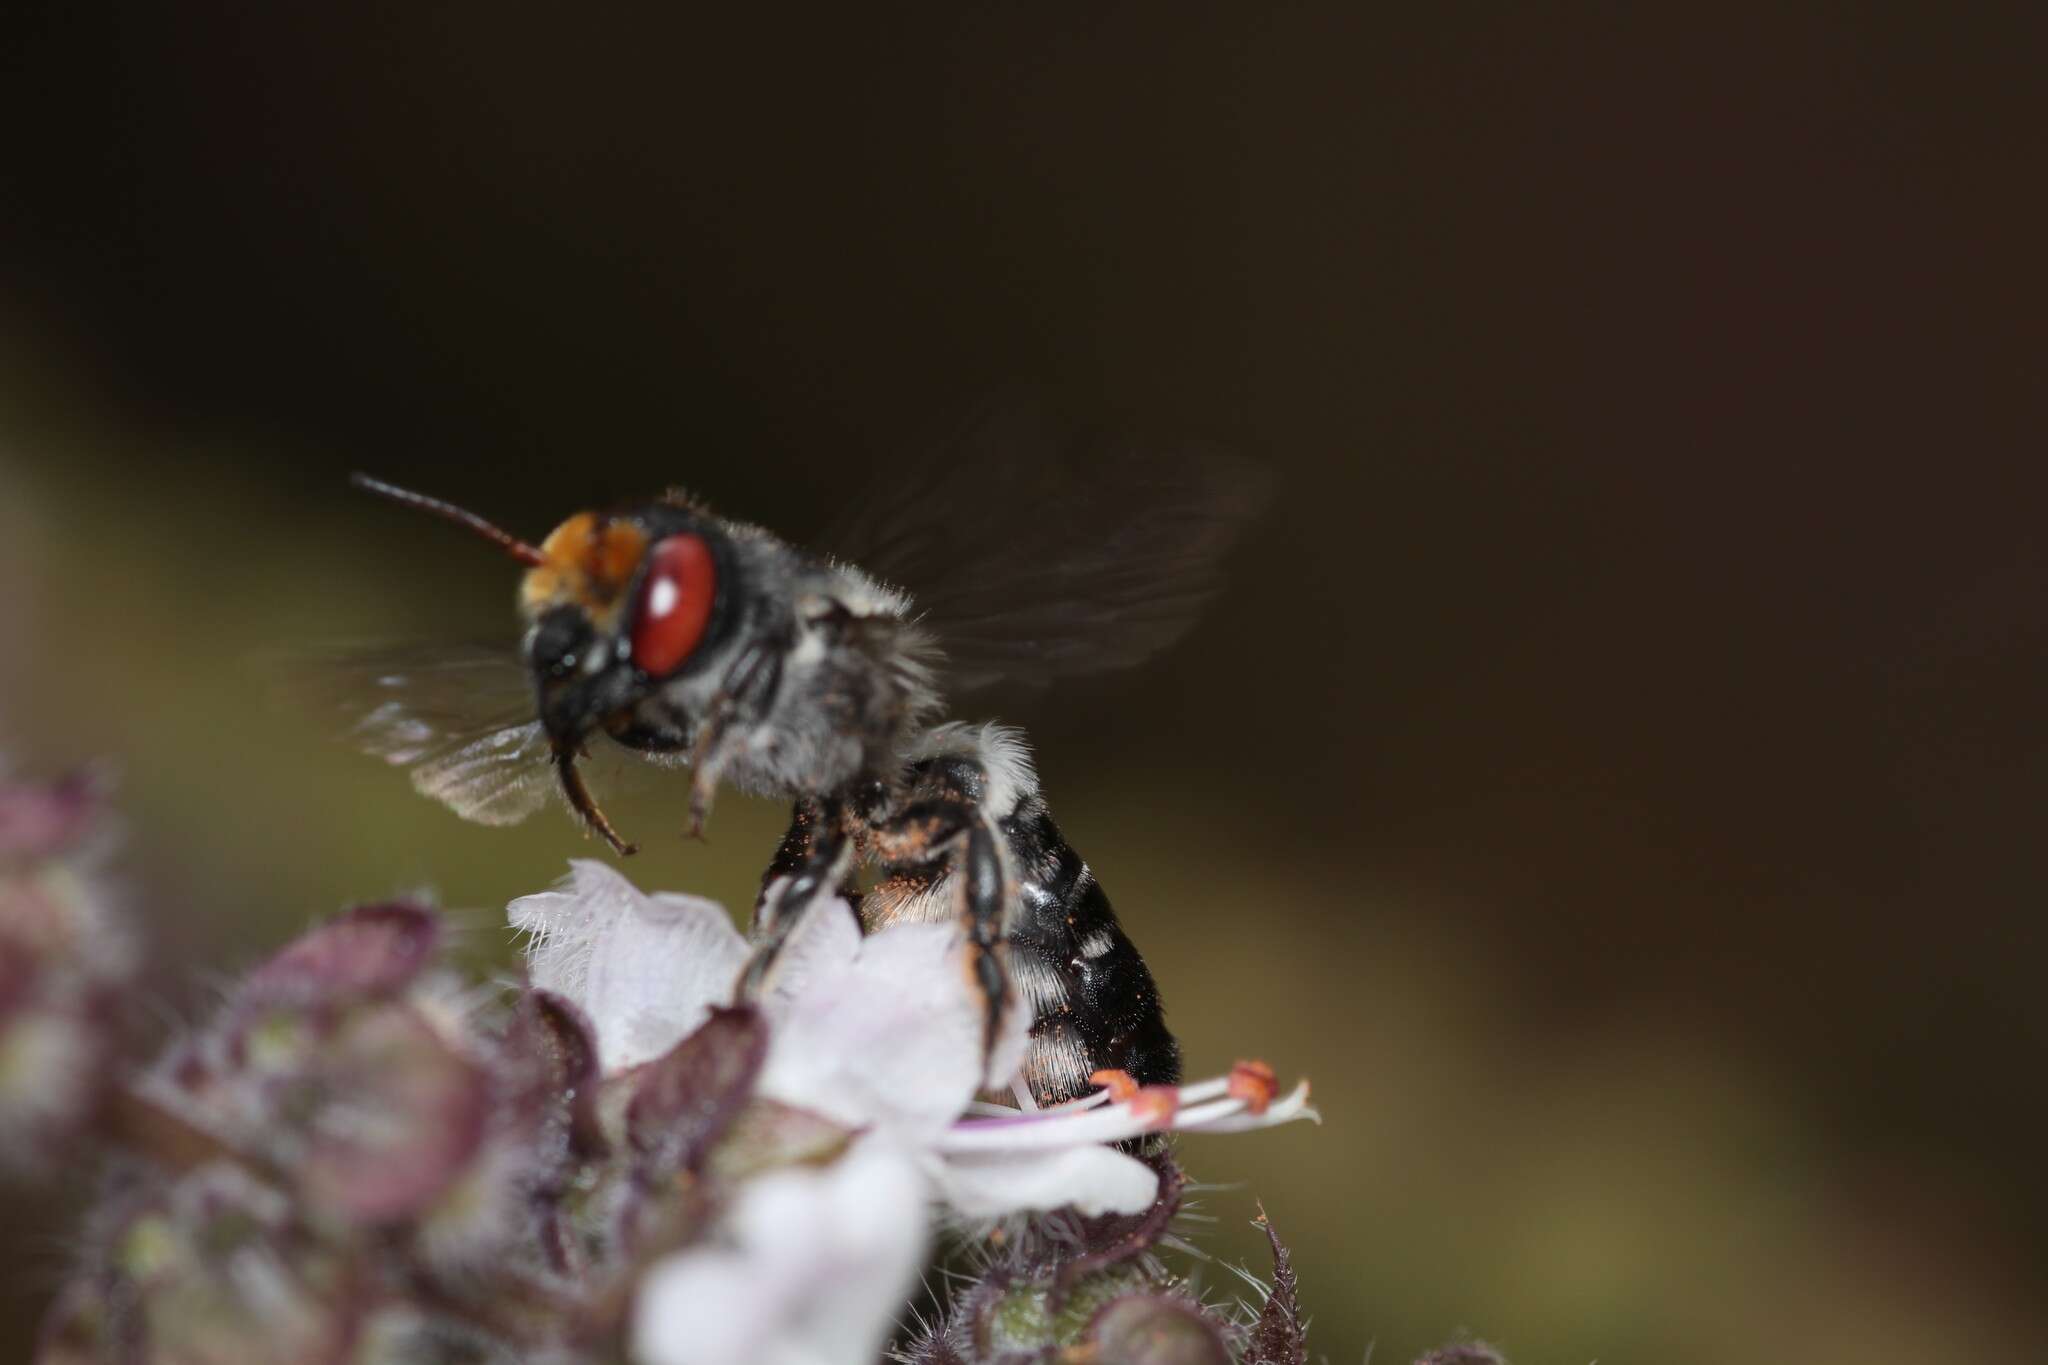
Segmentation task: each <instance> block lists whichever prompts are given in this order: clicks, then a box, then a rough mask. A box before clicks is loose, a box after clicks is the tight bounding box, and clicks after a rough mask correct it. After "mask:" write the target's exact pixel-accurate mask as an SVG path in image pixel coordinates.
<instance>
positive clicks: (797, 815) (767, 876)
mask: <svg viewBox="0 0 2048 1365" xmlns="http://www.w3.org/2000/svg"><path fill="white" fill-rule="evenodd" d="M820 815H821V812H820V810H819V808H818V803H817V802H816V801H814V800H812V799H811V798H810V797H808V796H807V797H804V798H803V799H802V800H800V801H798V802H797V803H796V804H795V805H794V806H792V807H791V808H790V812H789V828H788V829H786V830H784V831H783V834H782V842H781V843H779V844H777V845H776V846H775V856H774V857H773V858H772V859H770V860H769V862H768V870H767V871H765V872H763V873H762V874H761V889H760V891H758V892H756V893H755V895H754V923H755V924H757V925H758V924H760V923H761V917H762V915H763V913H764V912H765V908H766V906H767V903H768V891H769V889H770V888H771V887H773V886H774V885H775V880H776V878H778V877H794V876H795V875H796V874H797V873H798V872H799V871H800V870H802V868H803V865H804V864H805V863H806V862H808V861H809V860H810V856H811V844H812V843H813V842H814V841H815V839H816V835H817V828H818V820H819V818H820Z"/></svg>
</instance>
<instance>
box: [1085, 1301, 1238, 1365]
mask: <svg viewBox="0 0 2048 1365" xmlns="http://www.w3.org/2000/svg"><path fill="white" fill-rule="evenodd" d="M1084 1339H1085V1340H1086V1342H1087V1344H1088V1345H1089V1346H1090V1347H1091V1348H1093V1355H1092V1356H1089V1357H1087V1358H1088V1359H1092V1360H1098V1361H1103V1362H1108V1361H1115V1362H1117V1365H1230V1351H1229V1348H1228V1347H1226V1346H1225V1345H1224V1341H1223V1333H1222V1332H1221V1331H1219V1330H1218V1329H1217V1327H1216V1324H1215V1323H1213V1322H1211V1321H1210V1320H1209V1319H1208V1318H1207V1317H1206V1316H1204V1315H1203V1313H1202V1312H1201V1310H1200V1309H1198V1308H1197V1307H1196V1306H1195V1305H1193V1304H1191V1303H1189V1302H1187V1301H1186V1300H1184V1299H1179V1298H1174V1297H1169V1296H1166V1295H1160V1294H1134V1295H1131V1296H1129V1297H1127V1298H1121V1299H1117V1300H1116V1301H1115V1302H1113V1303H1110V1304H1107V1305H1105V1306H1104V1307H1103V1308H1102V1310H1101V1311H1100V1312H1098V1313H1096V1315H1095V1317H1094V1318H1093V1319H1092V1320H1091V1321H1090V1322H1089V1324H1088V1331H1087V1333H1086V1335H1085V1338H1084Z"/></svg>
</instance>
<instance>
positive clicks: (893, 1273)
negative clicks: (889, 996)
mask: <svg viewBox="0 0 2048 1365" xmlns="http://www.w3.org/2000/svg"><path fill="white" fill-rule="evenodd" d="M923 1211H924V1185H923V1182H922V1181H921V1180H920V1179H919V1177H918V1174H917V1170H916V1168H915V1167H914V1166H912V1165H911V1164H910V1163H909V1162H907V1161H904V1160H902V1159H901V1157H900V1156H899V1155H898V1154H896V1153H893V1152H891V1151H889V1150H887V1149H886V1148H879V1147H871V1146H865V1145H863V1146H861V1147H857V1148H856V1149H855V1150H853V1151H852V1152H850V1153H848V1154H847V1155H846V1156H845V1157H844V1158H842V1159H841V1160H839V1161H837V1162H835V1163H834V1164H833V1165H831V1166H829V1167H827V1168H826V1169H824V1170H822V1171H818V1170H806V1169H801V1168H798V1169H792V1170H786V1171H778V1172H775V1173H773V1174H770V1175H765V1176H762V1177H760V1178H759V1179H757V1180H753V1181H750V1182H749V1183H748V1184H747V1185H746V1186H745V1187H744V1188H743V1189H742V1190H741V1192H740V1194H739V1196H738V1198H737V1199H735V1200H734V1203H733V1207H732V1208H731V1209H730V1210H729V1211H728V1212H727V1215H726V1218H725V1221H724V1228H723V1233H724V1244H723V1245H720V1246H716V1247H713V1248H710V1249H708V1250H700V1251H696V1252H690V1253H685V1254H683V1255H678V1256H670V1257H667V1258H666V1259H664V1260H662V1261H660V1262H658V1263H656V1264H655V1266H654V1267H653V1268H652V1269H650V1270H649V1271H648V1273H647V1275H646V1276H645V1277H644V1278H643V1279H642V1281H641V1284H640V1292H639V1295H638V1298H637V1300H636V1301H635V1305H634V1322H633V1346H634V1354H635V1355H636V1356H637V1357H638V1358H639V1359H641V1360H643V1361H646V1362H648V1365H722V1363H723V1362H732V1365H817V1362H822V1361H839V1360H848V1361H854V1360H858V1361H872V1360H873V1359H875V1357H876V1354H877V1348H878V1347H879V1346H880V1345H881V1343H882V1341H883V1339H884V1338H885V1337H886V1336H887V1335H888V1334H889V1330H890V1328H891V1327H892V1326H893V1325H894V1323H895V1320H896V1315H897V1314H898V1313H899V1312H901V1311H902V1307H903V1302H904V1296H905V1293H906V1291H907V1290H908V1289H909V1287H910V1286H911V1285H912V1284H914V1283H915V1282H916V1279H917V1272H918V1268H919V1267H920V1266H921V1265H923V1263H924V1251H925V1228H924V1217H923Z"/></svg>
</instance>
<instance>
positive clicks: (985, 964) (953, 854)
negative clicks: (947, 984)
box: [870, 794, 1016, 1058]
mask: <svg viewBox="0 0 2048 1365" xmlns="http://www.w3.org/2000/svg"><path fill="white" fill-rule="evenodd" d="M870 844H871V847H872V848H873V851H874V853H875V854H876V856H877V857H879V858H880V859H881V860H882V862H883V863H885V864H887V865H888V866H890V867H893V868H912V867H924V868H927V869H930V870H931V871H933V872H935V873H936V874H937V876H936V877H935V878H934V880H941V879H943V880H944V881H945V882H946V884H947V885H949V886H950V887H951V889H952V892H953V905H954V913H955V914H956V915H957V916H958V917H959V921H960V924H961V926H962V928H964V929H965V930H966V932H967V955H968V973H969V979H970V980H971V981H972V983H973V986H974V990H975V992H976V994H978V995H979V996H980V998H981V1002H982V1055H983V1057H984V1058H986V1057H987V1056H988V1055H990V1054H991V1053H993V1052H994V1051H995V1044H996V1037H997V1035H998V1033H999V1032H1000V1031H1001V1028H1002V1022H1003V1016H1004V1012H1005V1011H1006V1010H1007V1009H1009V1008H1010V1006H1011V1005H1012V1004H1013V1003H1014V997H1013V993H1012V990H1011V984H1010V972H1009V964H1008V952H1007V949H1006V947H1005V944H1004V935H1005V934H1006V932H1007V931H1008V927H1009V926H1008V918H1009V909H1010V906H1011V904H1012V903H1013V902H1014V901H1015V899H1016V896H1015V888H1014V885H1013V882H1012V880H1011V877H1010V872H1009V868H1008V866H1007V864H1006V863H1005V860H1004V857H1003V842H1002V835H1001V834H1000V833H999V832H998V831H997V829H996V828H995V824H994V822H993V821H991V820H990V819H989V818H988V816H987V815H985V814H984V813H983V812H982V810H981V807H980V805H979V804H978V803H976V802H975V801H973V800H972V799H970V798H966V797H962V796H957V795H950V794H949V795H948V796H945V797H942V798H935V799H928V800H923V801H918V802H914V803H912V804H911V805H910V806H909V807H907V808H906V809H904V810H903V811H901V812H900V813H899V814H897V815H896V816H895V817H894V818H892V819H890V820H888V821H886V822H885V823H883V824H882V825H880V826H878V827H877V828H875V829H874V830H873V831H872V833H871V835H870Z"/></svg>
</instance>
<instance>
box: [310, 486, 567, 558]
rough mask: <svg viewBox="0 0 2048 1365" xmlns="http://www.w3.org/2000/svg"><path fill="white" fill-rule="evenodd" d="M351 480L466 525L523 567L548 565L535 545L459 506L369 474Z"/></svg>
mask: <svg viewBox="0 0 2048 1365" xmlns="http://www.w3.org/2000/svg"><path fill="white" fill-rule="evenodd" d="M348 481H349V483H350V484H352V485H354V486H355V487H357V488H360V489H362V490H363V491H364V492H365V493H375V494H376V495H377V496H378V497H380V498H389V499H390V500H391V501H393V502H395V503H398V504H400V505H401V506H405V507H417V508H418V509H419V510H420V511H422V512H432V513H433V514H434V515H435V516H437V517H440V518H442V519H443V520H446V521H452V522H454V523H455V524H456V525H457V526H467V527H468V528H469V529H470V530H472V531H474V532H476V533H477V534H478V535H480V536H482V537H483V538H484V539H485V540H488V541H490V542H491V543H492V544H494V545H496V546H497V547H498V548H499V549H501V550H503V551H504V552H505V553H506V554H508V555H511V556H512V557H513V558H514V559H516V560H518V561H519V562H520V563H521V564H525V565H529V566H531V567H534V568H538V567H539V566H540V565H542V564H545V563H547V562H548V557H547V556H546V555H544V554H542V553H541V552H540V551H539V550H538V549H537V548H535V547H534V546H532V545H529V544H527V543H526V542H525V541H523V540H521V539H520V538H519V537H518V536H515V535H513V534H512V533H511V532H510V531H507V530H504V529H502V528H501V527H497V526H493V525H492V524H491V523H490V522H488V521H485V520H484V519H483V518H482V517H480V516H478V515H477V514H476V513H474V512H470V511H465V510H464V509H463V508H460V507H457V506H456V505H455V504H454V503H452V502H443V501H441V500H440V499H439V498H430V497H428V496H427V495H426V494H424V493H415V492H413V491H412V490H411V489H409V488H400V487H399V486H398V485H396V484H390V483H385V482H384V481H383V480H382V479H373V478H371V477H370V476H369V475H368V474H351V475H349V476H348Z"/></svg>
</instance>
